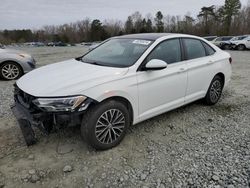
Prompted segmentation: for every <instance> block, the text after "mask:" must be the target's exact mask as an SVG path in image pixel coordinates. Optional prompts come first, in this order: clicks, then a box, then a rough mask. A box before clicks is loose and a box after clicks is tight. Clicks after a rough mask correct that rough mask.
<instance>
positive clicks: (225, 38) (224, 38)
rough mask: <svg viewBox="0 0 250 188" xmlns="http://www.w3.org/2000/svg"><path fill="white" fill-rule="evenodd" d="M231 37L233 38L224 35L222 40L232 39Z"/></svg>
mask: <svg viewBox="0 0 250 188" xmlns="http://www.w3.org/2000/svg"><path fill="white" fill-rule="evenodd" d="M231 38H233V37H223V38H222V41H228V40H230V39H231Z"/></svg>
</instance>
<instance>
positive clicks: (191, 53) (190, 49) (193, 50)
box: [183, 38, 206, 60]
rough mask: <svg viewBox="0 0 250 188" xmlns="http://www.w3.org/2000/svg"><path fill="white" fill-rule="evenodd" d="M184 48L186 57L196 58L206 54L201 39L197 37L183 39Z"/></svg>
mask: <svg viewBox="0 0 250 188" xmlns="http://www.w3.org/2000/svg"><path fill="white" fill-rule="evenodd" d="M183 41H184V44H185V48H186V56H187V59H188V60H189V59H196V58H200V57H205V56H206V51H205V48H204V46H203V45H202V43H201V41H200V40H198V39H187V38H186V39H183Z"/></svg>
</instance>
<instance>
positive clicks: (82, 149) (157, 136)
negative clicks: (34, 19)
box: [0, 45, 250, 188]
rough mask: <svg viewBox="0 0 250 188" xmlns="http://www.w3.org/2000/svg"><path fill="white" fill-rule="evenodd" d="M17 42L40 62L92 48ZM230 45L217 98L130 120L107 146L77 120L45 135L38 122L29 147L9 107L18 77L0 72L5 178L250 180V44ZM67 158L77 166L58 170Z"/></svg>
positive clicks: (210, 187) (87, 183)
mask: <svg viewBox="0 0 250 188" xmlns="http://www.w3.org/2000/svg"><path fill="white" fill-rule="evenodd" d="M18 49H20V50H22V51H27V53H30V54H33V55H34V56H35V58H36V60H37V67H41V66H43V65H46V64H51V63H53V62H59V61H61V60H66V59H69V58H72V57H80V56H81V55H83V53H84V52H86V49H87V48H85V47H84V46H83V45H79V46H76V47H39V48H35V47H20V48H18ZM229 53H231V55H232V58H233V59H234V62H233V63H232V66H233V75H232V79H231V82H230V83H229V85H228V86H226V87H225V88H224V90H223V94H222V99H221V100H220V101H219V102H218V104H216V105H214V106H206V105H203V104H202V102H199V101H197V102H194V103H192V104H188V105H186V106H184V107H181V108H178V109H175V110H172V111H171V112H168V113H164V114H162V115H160V116H157V117H154V118H152V119H150V120H147V121H144V122H141V123H139V124H138V125H135V126H131V127H130V128H129V130H128V134H127V135H126V137H125V139H124V140H123V141H122V142H121V144H120V145H119V146H117V147H115V148H113V149H111V150H108V151H95V150H94V149H92V148H91V147H89V146H88V145H87V144H86V143H85V142H83V141H82V139H81V137H80V134H79V132H80V131H79V127H68V128H66V129H64V130H58V132H57V133H55V134H51V135H49V136H48V137H46V136H44V135H43V134H41V133H40V132H39V131H38V130H37V129H34V130H35V133H36V136H37V138H38V140H39V143H38V144H36V145H35V146H32V147H28V148H27V147H26V146H25V142H24V139H23V136H22V133H21V131H20V128H18V127H17V121H16V120H15V118H14V116H13V114H12V112H11V110H10V105H11V104H12V103H13V84H14V83H15V81H10V82H9V81H8V82H6V81H2V80H0V122H1V123H0V135H1V136H0V143H1V144H0V161H1V162H0V185H1V183H3V182H4V185H5V187H21V188H22V187H28V186H29V185H28V183H29V182H31V181H33V182H36V184H37V186H38V187H69V186H71V187H91V186H92V187H102V186H104V185H105V186H106V187H108V188H116V187H143V186H144V187H145V188H147V187H150V188H151V187H158V188H163V186H165V187H171V186H174V187H176V188H177V187H180V188H182V187H204V188H214V187H215V186H220V187H221V188H234V187H235V188H238V187H240V188H241V187H249V177H250V160H249V157H250V137H249V135H250V128H249V122H250V108H249V106H250V97H249V96H250V85H249V83H250V74H249V71H250V62H249V59H250V51H242V52H241V51H229ZM44 76H46V75H44ZM58 133H60V134H58ZM164 135H165V136H164ZM57 145H58V148H57ZM57 149H58V150H57ZM66 153H69V154H66ZM62 154H64V155H62ZM32 155H33V156H32ZM37 156H39V160H35V159H36V157H37ZM66 164H70V165H71V166H70V168H69V169H70V170H69V171H72V170H74V169H73V167H76V166H77V169H76V170H75V171H76V172H75V173H72V174H70V176H66V175H65V173H66V172H68V170H66V172H65V173H58V172H60V171H61V172H62V171H63V167H65V165H66ZM66 166H68V165H66ZM42 167H48V168H47V169H39V168H42ZM34 168H37V169H36V170H35V169H34ZM27 169H28V170H27ZM29 169H32V170H35V173H34V172H32V173H30V172H29ZM103 173H104V174H106V175H105V178H102V174H103ZM103 177H104V176H103ZM212 177H213V178H212ZM158 179H159V180H161V181H159V180H158ZM157 180H158V181H157ZM33 187H35V186H33ZM0 188H1V187H0Z"/></svg>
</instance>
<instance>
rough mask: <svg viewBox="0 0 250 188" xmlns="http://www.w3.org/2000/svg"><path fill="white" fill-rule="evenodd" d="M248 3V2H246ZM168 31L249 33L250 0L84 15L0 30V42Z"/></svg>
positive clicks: (82, 39) (76, 39) (85, 39)
mask: <svg viewBox="0 0 250 188" xmlns="http://www.w3.org/2000/svg"><path fill="white" fill-rule="evenodd" d="M249 2H250V1H249ZM151 32H171V33H186V34H193V35H198V36H209V35H210V36H211V35H216V36H222V35H242V34H250V3H248V5H247V6H244V7H242V5H241V3H240V0H225V4H224V5H223V6H215V5H211V6H208V7H202V8H201V10H200V12H199V14H198V15H197V16H196V17H192V16H191V14H190V13H187V14H186V15H184V16H171V15H163V14H162V12H161V11H158V12H157V13H156V14H155V15H154V16H152V15H151V14H147V15H146V16H142V14H141V13H140V12H138V11H137V12H135V13H133V14H132V15H129V16H128V18H127V20H126V21H125V22H122V21H120V20H104V21H103V22H101V21H100V20H98V19H94V20H91V19H89V18H85V19H83V20H81V21H77V22H74V23H70V24H63V25H59V26H54V25H50V26H44V27H42V28H41V29H38V30H34V31H32V30H29V29H27V30H3V31H0V43H3V44H10V43H24V42H56V41H62V42H64V43H80V42H90V41H102V40H105V39H107V38H109V37H112V36H118V35H123V34H133V33H151Z"/></svg>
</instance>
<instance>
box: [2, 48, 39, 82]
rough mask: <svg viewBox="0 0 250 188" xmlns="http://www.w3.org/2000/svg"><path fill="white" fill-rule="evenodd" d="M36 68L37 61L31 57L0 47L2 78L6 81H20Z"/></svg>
mask: <svg viewBox="0 0 250 188" xmlns="http://www.w3.org/2000/svg"><path fill="white" fill-rule="evenodd" d="M35 66H36V61H35V59H34V58H33V57H32V56H31V55H29V54H27V53H25V52H22V51H17V50H12V49H4V48H3V47H2V46H1V47H0V78H2V79H4V80H15V79H18V78H20V77H21V76H22V75H23V74H25V73H27V72H29V71H31V70H33V69H34V68H35Z"/></svg>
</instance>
